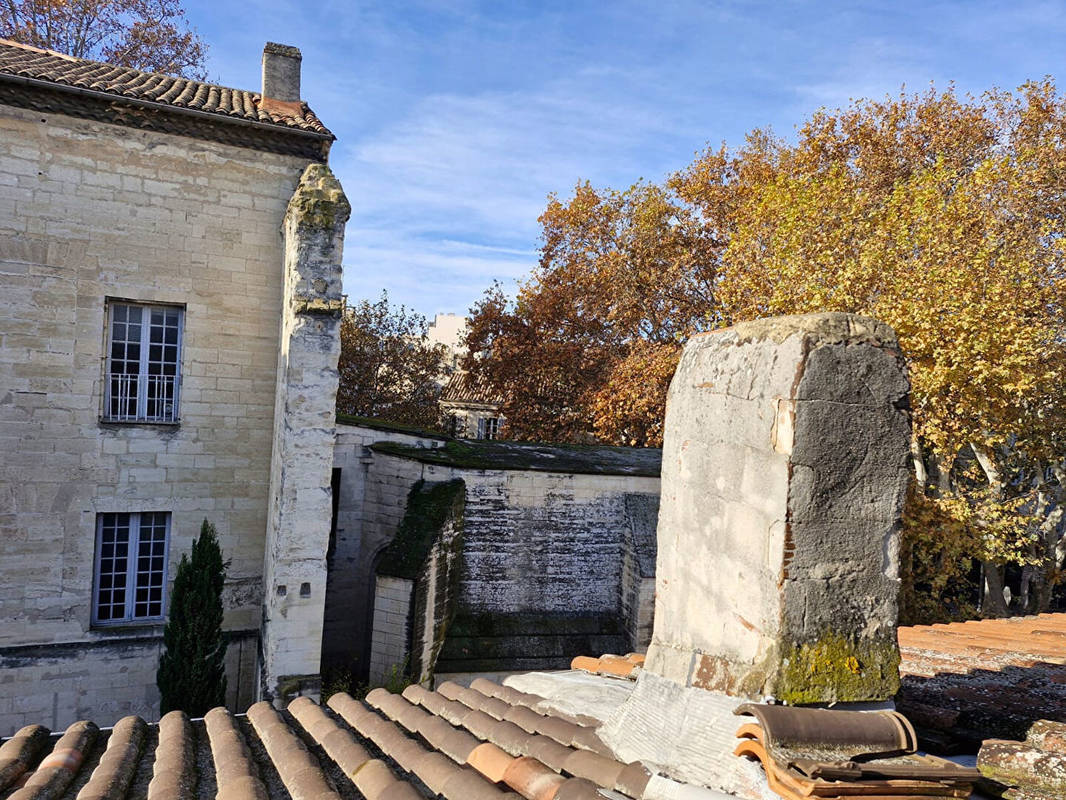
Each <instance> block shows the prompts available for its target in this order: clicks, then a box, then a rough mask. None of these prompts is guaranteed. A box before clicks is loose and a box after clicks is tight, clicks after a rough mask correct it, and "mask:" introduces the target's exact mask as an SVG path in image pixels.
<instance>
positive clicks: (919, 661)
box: [897, 614, 1066, 751]
mask: <svg viewBox="0 0 1066 800" xmlns="http://www.w3.org/2000/svg"><path fill="white" fill-rule="evenodd" d="M899 644H900V654H901V657H902V662H901V664H900V672H901V673H902V677H903V685H902V688H901V690H900V694H899V696H898V698H897V705H898V708H899V709H900V711H902V712H903V713H904V714H906V715H907V716H908V717H909V718H910V719H911V720H912V721H913V722H914V724H915V727H917V728H918V730H919V733H920V734H921V735H922V736H923V738H924V739H925V741H926V742H927V743H928V744H930V745H933V744H936V745H937V746H938V748H940V749H942V750H945V751H947V750H948V749H951V748H958V749H961V750H971V751H972V749H973V747H974V745H975V744H977V743H979V742H980V741H982V740H984V739H989V738H993V737H996V738H1005V739H1023V738H1024V737H1025V735H1026V731H1027V729H1028V727H1029V725H1031V724H1032V723H1033V722H1034V721H1035V720H1038V719H1047V720H1053V721H1058V722H1066V614H1041V615H1039V616H1033V617H1015V618H1012V619H989V620H978V621H972V622H956V623H951V624H943V625H918V626H914V627H906V628H900V629H899Z"/></svg>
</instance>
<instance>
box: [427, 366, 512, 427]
mask: <svg viewBox="0 0 1066 800" xmlns="http://www.w3.org/2000/svg"><path fill="white" fill-rule="evenodd" d="M439 404H440V413H441V417H442V418H443V419H444V422H445V425H446V427H447V428H448V432H449V433H451V434H452V435H453V436H456V437H458V438H460V439H496V438H498V437H499V435H500V428H501V426H502V425H503V422H504V418H503V416H502V415H501V414H500V407H501V406H502V405H503V399H502V398H500V397H499V396H497V395H496V394H495V393H494V392H493V391H492V390H491V389H490V388H489V387H488V386H486V385H485V383H484V382H483V381H480V380H477V379H476V378H474V377H473V376H471V375H470V373H468V372H463V371H457V372H455V373H454V374H452V376H451V377H450V378H449V379H448V382H447V383H446V384H445V385H444V389H443V390H442V391H441V395H440V401H439Z"/></svg>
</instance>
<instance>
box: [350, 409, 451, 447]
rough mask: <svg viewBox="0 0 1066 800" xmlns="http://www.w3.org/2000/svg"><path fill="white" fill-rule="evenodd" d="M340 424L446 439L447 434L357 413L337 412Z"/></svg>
mask: <svg viewBox="0 0 1066 800" xmlns="http://www.w3.org/2000/svg"><path fill="white" fill-rule="evenodd" d="M337 424H338V425H355V426H356V427H359V428H370V429H371V430H374V431H387V432H389V433H409V434H412V435H414V436H421V437H423V438H428V439H440V440H442V441H443V440H446V439H448V438H450V437H448V436H447V435H446V434H443V433H441V432H440V431H435V430H433V429H432V428H427V427H423V426H419V425H410V424H408V423H406V422H392V421H390V420H387V419H375V418H373V417H359V416H356V415H355V414H341V413H338V414H337Z"/></svg>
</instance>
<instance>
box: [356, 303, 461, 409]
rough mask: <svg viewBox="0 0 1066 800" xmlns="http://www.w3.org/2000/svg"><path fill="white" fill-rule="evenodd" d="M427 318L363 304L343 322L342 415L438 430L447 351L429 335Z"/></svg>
mask: <svg viewBox="0 0 1066 800" xmlns="http://www.w3.org/2000/svg"><path fill="white" fill-rule="evenodd" d="M428 330H429V326H428V324H427V322H426V318H425V317H423V316H422V315H421V314H417V313H415V312H413V311H410V310H408V309H407V308H405V307H404V306H402V305H401V306H398V307H397V306H393V305H391V304H390V303H389V298H388V294H387V293H386V292H382V293H381V297H380V298H378V300H377V301H376V302H373V303H372V302H370V301H369V300H362V301H360V302H359V303H357V304H356V305H354V306H351V307H349V308H348V309H346V311H345V313H344V316H343V317H342V319H341V354H340V363H339V369H340V387H339V388H338V390H337V411H338V412H340V413H344V414H353V415H355V416H359V417H375V418H378V419H383V420H388V421H391V422H400V423H409V424H415V425H423V426H428V427H433V426H435V425H436V424H437V422H438V409H437V400H438V399H439V398H440V390H441V381H442V380H443V378H444V376H445V372H446V364H447V356H448V352H447V348H446V347H445V346H444V345H441V344H433V343H431V342H430V341H429V340H428V339H427V338H426V337H427V332H428Z"/></svg>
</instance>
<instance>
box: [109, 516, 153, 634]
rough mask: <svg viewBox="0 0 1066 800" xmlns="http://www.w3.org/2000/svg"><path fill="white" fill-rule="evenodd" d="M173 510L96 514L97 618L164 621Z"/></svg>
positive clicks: (117, 620)
mask: <svg viewBox="0 0 1066 800" xmlns="http://www.w3.org/2000/svg"><path fill="white" fill-rule="evenodd" d="M169 540H170V514H169V512H165V511H152V512H142V513H139V514H137V513H133V514H98V515H97V517H96V576H95V577H96V581H95V587H96V588H95V591H94V602H93V622H94V623H99V624H113V623H118V622H133V621H135V620H158V619H163V614H164V603H163V599H164V598H163V593H164V591H165V589H166V584H167V547H168V543H169Z"/></svg>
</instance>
